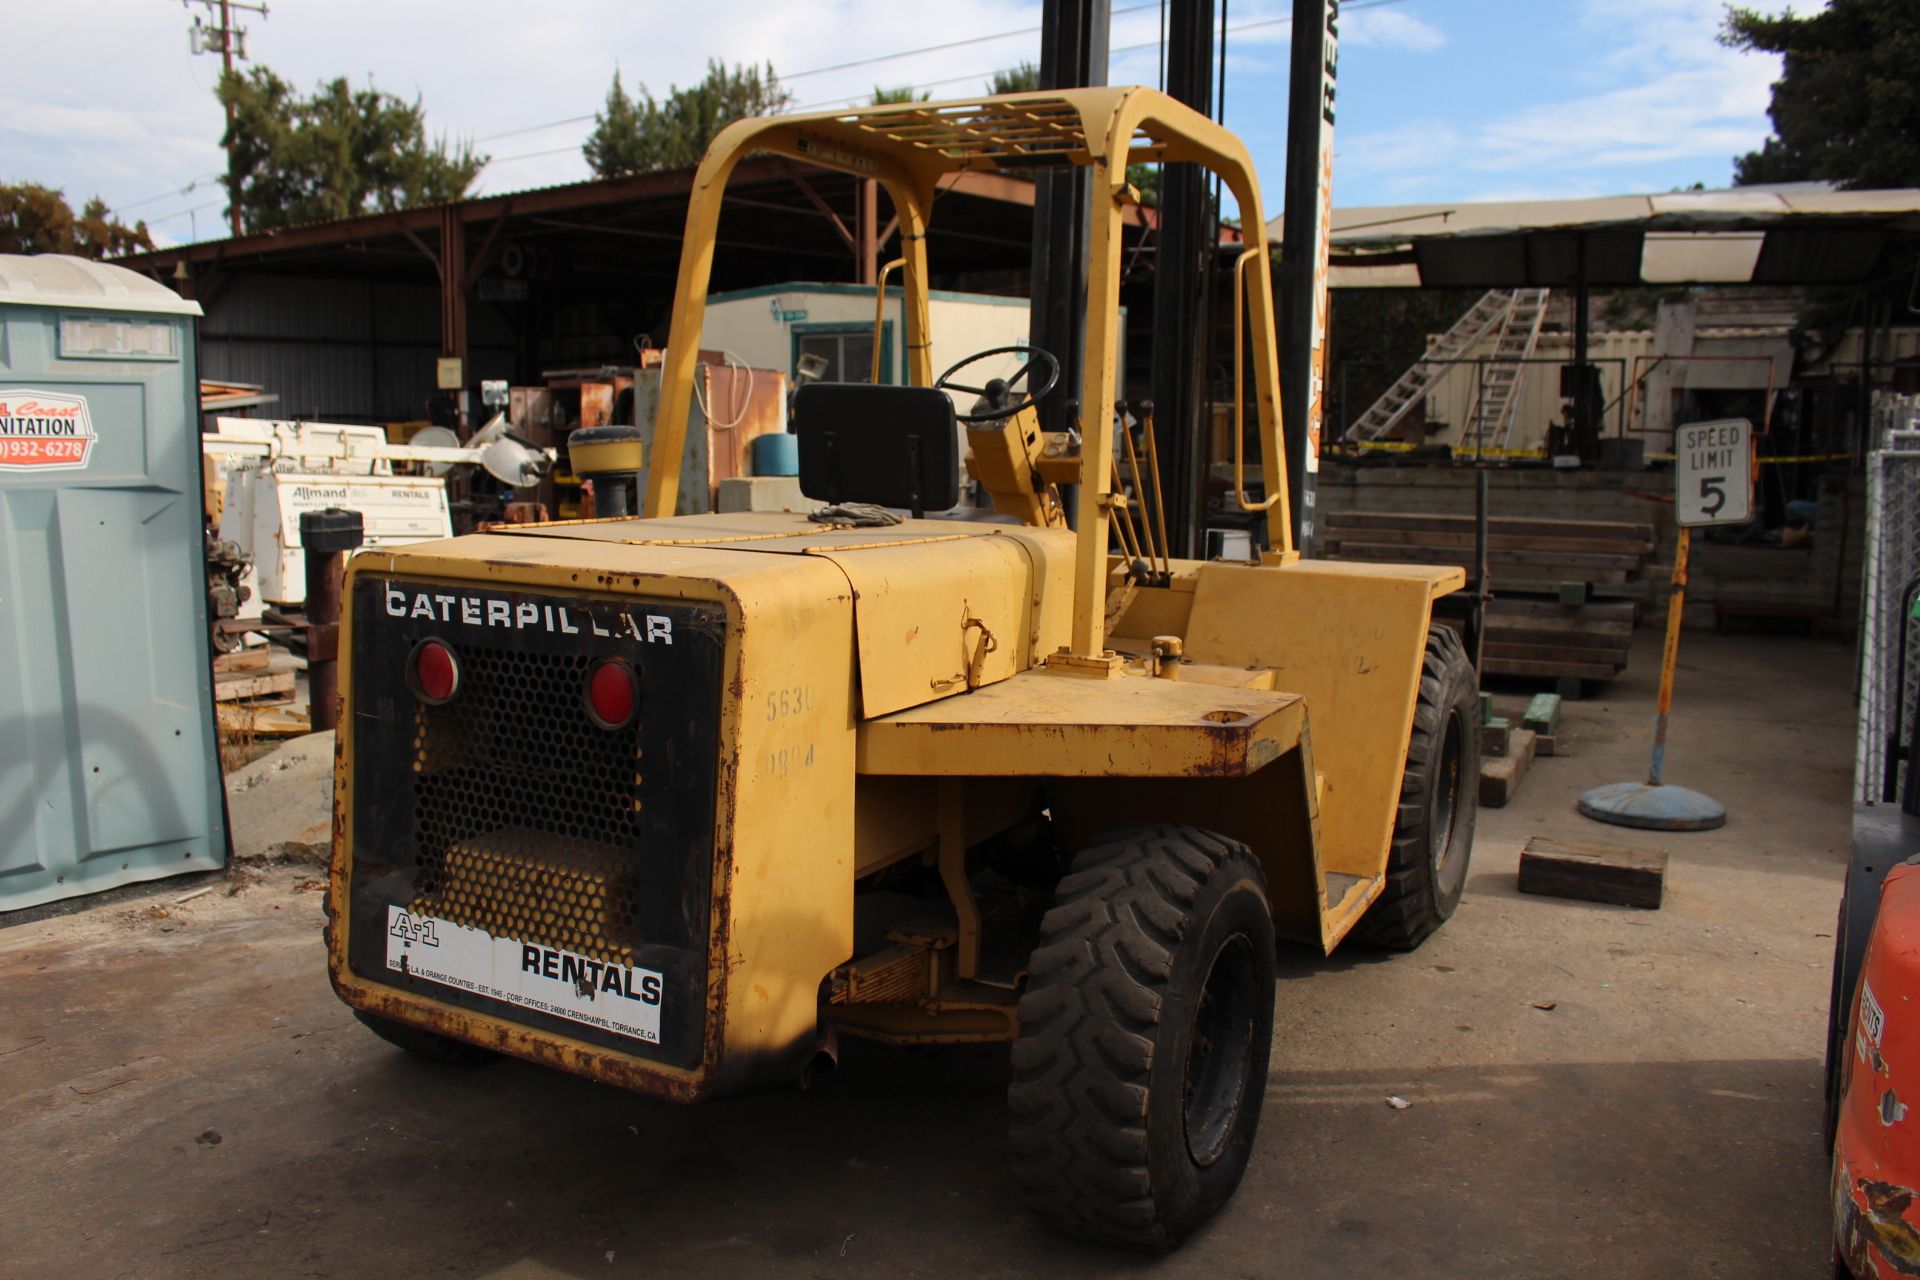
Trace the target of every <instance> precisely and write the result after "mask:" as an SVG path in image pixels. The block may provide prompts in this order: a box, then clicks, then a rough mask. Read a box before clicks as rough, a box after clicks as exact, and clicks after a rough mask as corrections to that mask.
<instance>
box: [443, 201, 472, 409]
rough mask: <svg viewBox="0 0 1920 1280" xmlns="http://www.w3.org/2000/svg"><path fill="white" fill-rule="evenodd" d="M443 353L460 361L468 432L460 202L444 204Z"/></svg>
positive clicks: (460, 395) (460, 400) (458, 397)
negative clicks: (458, 203)
mask: <svg viewBox="0 0 1920 1280" xmlns="http://www.w3.org/2000/svg"><path fill="white" fill-rule="evenodd" d="M435 265H437V266H438V267H439V268H440V354H441V355H443V356H452V357H454V358H456V359H458V360H459V361H460V378H461V383H462V386H461V388H460V389H459V390H458V391H456V392H454V393H453V394H454V402H455V403H456V404H457V405H458V407H459V412H460V427H461V434H462V435H465V434H466V429H467V427H468V425H469V424H468V421H467V390H466V386H465V384H466V383H468V382H470V381H472V379H471V378H469V377H468V376H467V375H468V372H469V370H468V369H467V228H466V225H465V224H464V223H462V222H461V220H460V207H459V206H458V205H456V204H445V205H442V206H440V257H439V259H438V261H437V263H436V264H435Z"/></svg>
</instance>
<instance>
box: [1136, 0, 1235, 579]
mask: <svg viewBox="0 0 1920 1280" xmlns="http://www.w3.org/2000/svg"><path fill="white" fill-rule="evenodd" d="M1213 6H1214V0H1172V2H1171V3H1170V4H1169V5H1168V7H1167V93H1168V94H1169V95H1170V96H1172V97H1174V98H1176V99H1178V100H1179V101H1181V102H1184V103H1186V104H1187V105H1188V106H1190V107H1192V108H1193V109H1194V110H1195V111H1198V112H1200V113H1201V114H1202V115H1206V116H1211V115H1213V37H1214V30H1213ZM1218 213H1219V211H1218V210H1217V209H1215V208H1214V207H1213V204H1212V201H1211V200H1210V199H1209V197H1208V194H1207V188H1206V181H1205V173H1204V171H1203V170H1202V169H1201V168H1200V167H1199V166H1198V165H1192V164H1170V165H1166V166H1165V167H1164V172H1163V173H1162V174H1161V176H1160V230H1159V235H1158V237H1157V243H1156V246H1155V252H1154V272H1153V399H1154V413H1155V416H1156V418H1157V419H1158V421H1159V427H1160V429H1159V430H1158V431H1156V433H1155V434H1156V436H1157V437H1158V443H1159V446H1160V472H1161V475H1162V476H1163V477H1164V480H1165V486H1166V487H1165V494H1166V503H1167V534H1168V539H1169V542H1170V544H1171V549H1172V552H1173V554H1174V555H1176V556H1191V555H1194V554H1195V553H1196V552H1197V551H1198V550H1200V548H1201V543H1202V541H1203V534H1202V533H1201V528H1200V527H1201V522H1202V520H1203V519H1204V517H1205V514H1206V510H1205V505H1204V497H1203V494H1202V492H1201V483H1202V479H1203V476H1202V471H1203V469H1204V466H1205V460H1206V441H1207V436H1208V431H1207V426H1208V424H1207V422H1206V421H1205V406H1206V400H1207V396H1206V378H1205V373H1206V368H1207V354H1208V352H1207V349H1208V345H1209V344H1208V337H1209V335H1210V334H1211V332H1212V328H1213V316H1212V312H1211V310H1210V308H1209V307H1208V305H1207V304H1208V293H1209V289H1208V286H1209V284H1210V282H1211V277H1212V274H1213V272H1212V267H1213V260H1214V256H1215V253H1216V248H1215V246H1216V245H1217V243H1218V241H1219V238H1220V231H1219V223H1218ZM1111 408H1112V406H1108V409H1109V410H1111Z"/></svg>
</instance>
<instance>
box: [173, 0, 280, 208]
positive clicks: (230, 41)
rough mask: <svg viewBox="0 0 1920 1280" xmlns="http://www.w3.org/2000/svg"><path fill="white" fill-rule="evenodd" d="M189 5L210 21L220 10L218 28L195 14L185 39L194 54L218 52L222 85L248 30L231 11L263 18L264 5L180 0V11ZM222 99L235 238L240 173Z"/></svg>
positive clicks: (229, 105)
mask: <svg viewBox="0 0 1920 1280" xmlns="http://www.w3.org/2000/svg"><path fill="white" fill-rule="evenodd" d="M192 4H201V5H205V6H206V8H207V17H208V18H209V19H211V18H212V17H213V11H214V10H215V9H218V10H219V11H220V25H219V26H217V27H213V26H208V25H206V23H203V22H201V21H200V15H199V14H195V15H194V16H193V31H192V32H191V33H190V34H189V36H188V40H189V47H191V48H192V50H193V51H194V52H195V53H213V52H215V51H216V50H217V51H218V52H219V54H220V66H221V76H220V81H221V84H222V85H224V84H225V83H226V78H227V77H228V76H230V75H232V74H233V59H234V55H235V54H236V53H237V54H239V56H240V61H242V62H245V61H246V60H247V29H246V28H245V27H235V26H234V25H233V10H235V9H241V10H244V11H246V12H248V13H257V14H259V15H260V16H261V17H262V18H265V17H266V16H267V6H266V4H265V3H264V0H262V3H260V4H249V3H247V2H246V0H180V7H181V8H183V9H184V8H187V7H188V6H189V5H192ZM221 96H222V98H223V99H225V100H226V106H227V212H228V214H229V215H230V220H231V222H232V225H233V234H234V235H236V236H237V235H239V234H240V174H239V172H238V170H237V169H236V168H235V167H234V160H233V141H234V139H233V101H232V99H231V98H229V97H228V96H227V95H225V94H222V95H221Z"/></svg>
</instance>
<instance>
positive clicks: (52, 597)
mask: <svg viewBox="0 0 1920 1280" xmlns="http://www.w3.org/2000/svg"><path fill="white" fill-rule="evenodd" d="M199 314H200V307H199V305H198V304H197V303H194V302H189V301H187V300H185V299H183V298H181V297H179V296H178V295H177V294H175V293H173V292H172V291H171V290H169V289H167V288H166V287H165V286H163V285H160V284H157V283H155V282H154V281H152V280H149V279H147V278H146V277H144V276H140V275H136V274H135V273H133V272H131V271H128V270H126V269H125V268H124V267H116V266H111V265H108V264H105V263H99V262H89V261H86V260H84V259H81V258H70V257H64V256H58V255H51V254H49V255H42V256H38V257H19V256H14V255H0V911H5V910H13V909H16V908H19V907H27V906H34V905H36V904H39V903H43V902H50V901H53V900H55V899H58V898H67V897H73V896H75V895H78V894H83V893H92V892H96V891H98V890H101V889H107V888H112V887H114V886H116V885H122V884H128V883H130V882H133V881H137V880H152V879H156V878H158V877H161V876H169V875H178V874H180V873H182V872H188V871H207V870H212V869H215V868H218V867H220V866H223V865H224V864H225V862H226V855H227V825H226V802H225V792H224V790H223V788H222V786H221V776H220V758H219V735H218V732H217V729H216V727H215V722H214V706H213V689H212V684H213V673H212V656H211V653H210V649H211V642H210V637H209V635H208V629H207V585H206V548H205V543H204V536H205V535H204V533H203V531H202V515H201V511H202V503H203V497H202V492H201V480H200V438H199V437H200V432H199V403H198V391H199V383H198V377H197V374H196V369H195V364H196V358H197V354H198V353H197V351H196V349H195V345H194V320H193V317H195V316H197V315H199Z"/></svg>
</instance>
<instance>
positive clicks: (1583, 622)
mask: <svg viewBox="0 0 1920 1280" xmlns="http://www.w3.org/2000/svg"><path fill="white" fill-rule="evenodd" d="M1324 519H1325V521H1326V553H1327V556H1328V558H1330V559H1335V560H1366V561H1374V562H1395V561H1397V562H1400V563H1406V564H1453V565H1459V566H1461V567H1462V568H1463V569H1467V570H1468V572H1469V573H1471V571H1472V570H1471V564H1472V560H1473V554H1474V521H1473V517H1471V516H1442V515H1428V514H1412V513H1409V514H1402V513H1398V512H1386V511H1338V512H1329V513H1327V514H1326V516H1325V517H1324ZM1653 549H1654V531H1653V526H1652V525H1646V524H1630V523H1625V522H1616V521H1604V520H1532V519H1517V518H1510V517H1495V518H1493V519H1490V520H1488V521H1487V579H1488V585H1489V587H1490V588H1491V589H1492V591H1493V596H1494V598H1493V601H1492V603H1491V605H1490V606H1489V608H1488V616H1487V634H1486V643H1485V646H1484V649H1483V651H1482V668H1483V670H1484V671H1486V672H1487V673H1490V674H1494V675H1513V676H1532V677H1546V678H1555V679H1559V680H1562V681H1571V682H1575V683H1576V684H1577V683H1578V682H1580V681H1585V680H1610V679H1612V678H1613V677H1614V676H1616V675H1618V674H1619V673H1620V672H1622V671H1624V670H1625V669H1626V666H1627V655H1628V651H1629V649H1630V648H1631V647H1632V644H1633V625H1634V618H1635V608H1636V606H1635V604H1634V600H1633V599H1631V598H1626V599H1621V598H1610V599H1600V598H1598V597H1601V596H1608V597H1622V596H1627V597H1632V596H1639V595H1642V594H1643V593H1644V591H1645V589H1646V585H1647V576H1646V570H1647V566H1648V563H1649V561H1650V560H1651V558H1652V556H1653Z"/></svg>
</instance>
